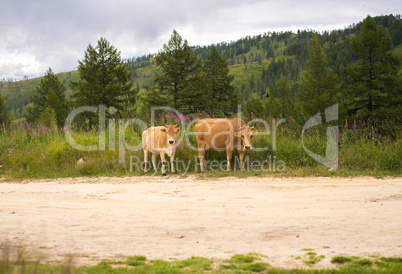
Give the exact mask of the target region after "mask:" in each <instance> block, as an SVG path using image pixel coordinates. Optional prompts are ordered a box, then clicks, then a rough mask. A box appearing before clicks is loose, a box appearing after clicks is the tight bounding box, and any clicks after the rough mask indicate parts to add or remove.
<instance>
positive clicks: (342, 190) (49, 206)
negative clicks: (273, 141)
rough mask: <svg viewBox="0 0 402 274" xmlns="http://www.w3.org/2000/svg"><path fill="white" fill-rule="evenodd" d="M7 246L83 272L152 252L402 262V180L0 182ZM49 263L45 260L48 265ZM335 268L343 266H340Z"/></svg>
mask: <svg viewBox="0 0 402 274" xmlns="http://www.w3.org/2000/svg"><path fill="white" fill-rule="evenodd" d="M0 235H1V238H0V243H2V244H3V248H4V246H5V244H7V245H9V246H12V247H18V246H25V247H26V250H27V251H26V252H27V253H31V254H35V256H41V257H43V258H46V260H47V261H48V262H63V261H65V258H66V255H67V254H74V256H75V258H74V262H75V263H76V264H78V265H82V264H95V263H97V262H99V260H100V259H104V258H110V259H124V257H126V256H130V255H145V256H147V258H149V259H154V258H158V259H186V258H189V257H191V256H203V257H207V258H212V259H214V260H216V261H219V260H223V259H227V258H230V256H232V255H234V254H239V253H241V254H245V253H248V252H257V253H261V254H263V255H266V256H267V258H266V261H267V262H269V263H270V264H271V265H272V266H276V267H286V268H290V267H307V266H306V265H305V264H304V263H303V262H302V260H300V259H296V258H295V257H296V256H302V257H303V255H305V254H306V250H305V249H312V250H313V251H314V252H316V253H317V255H325V259H324V260H322V261H321V262H319V263H318V264H317V266H316V267H331V265H332V264H331V263H330V259H331V258H332V257H334V256H337V255H356V256H367V255H379V256H402V179H401V178H388V179H375V178H371V177H362V178H270V177H267V178H233V177H229V178H219V179H215V178H214V179H205V178H204V179H200V178H197V177H194V176H188V177H185V178H182V177H179V176H168V177H167V178H162V177H156V176H155V177H153V176H146V177H129V178H104V177H102V178H74V179H57V180H48V181H46V180H39V181H34V182H24V183H8V182H3V183H0ZM43 260H45V259H43ZM332 267H333V265H332Z"/></svg>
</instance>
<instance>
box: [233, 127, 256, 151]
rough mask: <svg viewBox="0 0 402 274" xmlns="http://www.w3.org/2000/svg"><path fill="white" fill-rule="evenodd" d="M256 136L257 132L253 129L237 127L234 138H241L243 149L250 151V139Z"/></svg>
mask: <svg viewBox="0 0 402 274" xmlns="http://www.w3.org/2000/svg"><path fill="white" fill-rule="evenodd" d="M257 134H258V130H254V127H249V126H245V127H239V129H238V131H237V132H235V136H236V137H238V138H241V142H242V145H243V149H251V148H252V146H251V139H252V138H253V136H254V135H257Z"/></svg>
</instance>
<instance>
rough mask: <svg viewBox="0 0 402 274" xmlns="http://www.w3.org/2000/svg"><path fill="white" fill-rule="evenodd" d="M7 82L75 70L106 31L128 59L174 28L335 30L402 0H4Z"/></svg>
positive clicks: (1, 24) (213, 37)
mask: <svg viewBox="0 0 402 274" xmlns="http://www.w3.org/2000/svg"><path fill="white" fill-rule="evenodd" d="M1 10H2V12H1V19H0V80H1V79H3V78H6V79H7V78H12V79H18V80H20V79H22V78H23V76H24V75H27V76H29V77H31V76H40V75H43V74H44V73H45V72H46V71H47V69H48V68H49V67H50V68H52V70H53V71H54V72H55V73H58V72H62V71H71V70H75V69H76V68H77V65H78V60H81V59H83V57H84V53H85V50H86V48H87V46H88V44H89V43H91V44H92V45H96V43H97V41H98V40H99V38H100V37H105V38H106V39H107V40H108V41H109V42H110V43H111V44H112V45H113V46H115V47H116V48H117V49H118V50H119V51H121V57H122V58H131V57H136V56H141V55H144V54H148V53H155V52H157V50H158V49H160V48H162V46H163V44H164V43H167V42H168V41H169V38H170V35H171V34H172V31H173V29H176V30H177V31H178V33H179V34H180V35H181V36H182V37H183V38H184V39H187V41H188V42H189V44H190V45H209V44H212V43H219V42H221V41H226V42H230V41H235V40H237V39H239V38H241V37H244V36H247V35H251V36H252V35H257V34H262V33H264V32H268V31H281V30H293V31H297V29H302V30H303V29H313V30H318V31H323V30H332V29H338V28H343V27H345V26H349V25H350V24H352V23H358V22H359V21H362V20H363V19H364V18H365V17H366V16H367V15H371V16H377V15H381V14H384V15H387V14H401V13H402V5H401V2H400V0H388V1H384V0H381V1H369V0H357V1H351V0H347V1H346V0H337V1H325V0H320V1H301V0H296V1H293V0H277V1H263V0H249V1H240V0H195V1H192V0H170V1H154V0H141V1H137V0H113V1H111V0H109V1H104V0H79V1H77V0H63V1H59V0H5V1H2V3H1Z"/></svg>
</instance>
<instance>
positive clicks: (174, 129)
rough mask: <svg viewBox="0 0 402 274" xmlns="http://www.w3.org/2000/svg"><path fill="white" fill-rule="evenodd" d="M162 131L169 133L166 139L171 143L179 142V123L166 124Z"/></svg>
mask: <svg viewBox="0 0 402 274" xmlns="http://www.w3.org/2000/svg"><path fill="white" fill-rule="evenodd" d="M161 131H162V132H164V133H165V134H167V138H166V139H167V143H168V144H169V145H174V144H175V143H176V142H177V137H176V133H178V132H179V131H180V128H179V125H164V126H163V128H162V129H161Z"/></svg>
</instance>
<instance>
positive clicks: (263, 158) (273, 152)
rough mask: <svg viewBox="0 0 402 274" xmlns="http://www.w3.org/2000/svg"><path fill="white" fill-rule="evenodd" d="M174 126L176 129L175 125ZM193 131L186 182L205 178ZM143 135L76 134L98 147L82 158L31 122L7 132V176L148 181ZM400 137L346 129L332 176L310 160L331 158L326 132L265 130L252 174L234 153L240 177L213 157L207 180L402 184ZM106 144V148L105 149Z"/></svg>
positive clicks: (60, 134) (182, 161) (250, 159)
mask: <svg viewBox="0 0 402 274" xmlns="http://www.w3.org/2000/svg"><path fill="white" fill-rule="evenodd" d="M169 119H171V120H172V121H171V122H175V119H174V118H171V117H169ZM176 119H177V118H176ZM189 120H190V118H189ZM164 122H167V121H164ZM116 123H117V122H116ZM161 124H162V122H161ZM194 124H195V122H194V123H193V121H189V123H188V124H187V125H186V126H185V127H184V128H182V130H181V136H182V137H183V142H182V145H181V147H179V148H178V149H177V152H176V161H175V166H176V170H178V174H179V175H188V174H197V173H198V172H199V164H198V157H197V152H196V151H195V150H194V149H193V148H195V147H197V145H196V140H195V137H194V135H192V132H193V127H194ZM121 132H123V131H121ZM141 132H142V129H141V128H139V126H135V125H134V126H128V127H127V128H125V130H124V133H125V136H124V138H123V137H122V135H119V133H120V129H119V128H118V127H117V126H116V127H115V128H108V127H107V129H106V132H105V136H104V137H102V136H101V137H100V136H99V133H98V132H97V130H96V129H90V128H82V127H81V128H76V129H74V130H72V131H70V133H71V135H72V139H73V140H74V142H76V143H77V144H80V145H81V146H86V147H91V146H94V147H95V149H93V150H91V151H82V150H78V149H76V148H74V147H73V146H72V145H71V142H70V143H69V142H68V141H67V138H66V129H64V128H47V127H45V126H42V125H29V124H28V123H27V122H21V123H17V124H14V125H13V126H12V127H11V128H8V129H6V128H4V127H0V166H1V167H0V175H3V176H5V177H7V178H11V179H24V178H57V177H77V176H137V175H143V174H144V164H143V162H142V161H143V152H142V149H141ZM401 137H402V131H400V130H399V129H398V127H396V130H395V131H394V133H393V136H392V137H384V136H380V135H377V134H375V133H374V132H373V131H372V130H370V129H369V128H368V127H366V128H365V127H364V126H363V125H349V126H348V127H346V126H342V128H341V129H340V130H339V134H338V140H337V142H338V168H337V169H336V170H330V169H328V168H327V167H325V166H324V165H322V164H320V163H318V162H317V161H316V160H315V159H313V158H312V157H311V156H310V155H309V154H308V153H307V150H309V151H310V153H314V154H316V155H320V156H325V155H326V145H327V143H326V128H325V127H322V128H321V129H320V128H318V129H314V130H308V131H306V132H305V133H304V136H303V139H302V129H301V127H300V126H297V125H292V124H289V125H286V124H284V125H281V126H280V127H278V128H277V129H276V130H275V131H274V130H273V127H270V128H259V134H258V135H256V136H255V137H254V139H253V147H254V148H261V150H260V151H257V150H253V151H247V152H246V158H245V160H246V161H245V163H246V170H245V171H240V162H239V157H238V153H237V152H234V153H233V160H232V167H233V171H230V172H227V171H226V153H225V152H224V151H222V152H216V151H211V152H209V154H208V155H207V171H206V172H205V173H203V174H202V175H200V176H201V177H204V176H206V177H225V176H239V177H244V176H360V175H364V176H376V177H384V176H401V175H402V151H401V149H400V148H401V147H402V138H401ZM100 141H101V142H104V144H105V146H104V148H103V149H102V148H101V149H100V145H99V144H100ZM134 147H137V148H136V149H133V148H134ZM150 158H151V157H149V159H150ZM80 159H82V160H80ZM157 164H158V170H157V171H156V172H150V173H148V174H153V175H160V165H161V163H160V160H159V156H158V163H157ZM149 166H151V164H150V162H149ZM44 167H46V168H44ZM168 171H169V167H168Z"/></svg>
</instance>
